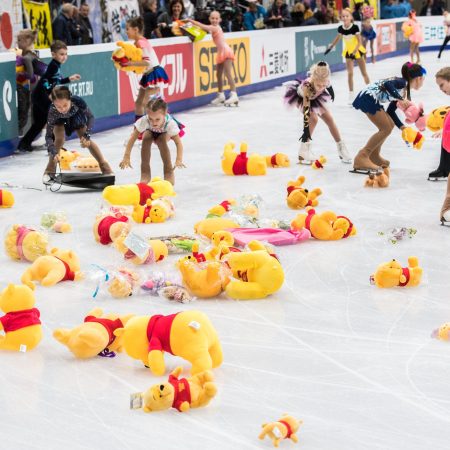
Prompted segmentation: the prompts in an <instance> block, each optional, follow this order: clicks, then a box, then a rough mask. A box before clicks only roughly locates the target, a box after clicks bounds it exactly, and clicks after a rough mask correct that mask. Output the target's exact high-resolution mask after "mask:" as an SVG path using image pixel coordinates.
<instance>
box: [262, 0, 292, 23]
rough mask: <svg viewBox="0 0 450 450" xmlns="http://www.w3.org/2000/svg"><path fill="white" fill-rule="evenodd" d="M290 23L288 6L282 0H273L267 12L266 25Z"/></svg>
mask: <svg viewBox="0 0 450 450" xmlns="http://www.w3.org/2000/svg"><path fill="white" fill-rule="evenodd" d="M290 23H291V15H290V14H289V8H288V6H287V5H286V3H284V0H274V2H273V3H272V6H271V8H270V9H269V11H268V12H267V19H266V25H267V27H268V28H283V27H288V26H289V25H290Z"/></svg>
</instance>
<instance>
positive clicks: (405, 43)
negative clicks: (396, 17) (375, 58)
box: [395, 22, 409, 51]
mask: <svg viewBox="0 0 450 450" xmlns="http://www.w3.org/2000/svg"><path fill="white" fill-rule="evenodd" d="M402 25H403V22H397V23H396V24H395V45H396V47H397V50H400V51H401V50H403V51H404V50H409V40H408V39H407V38H405V36H403V31H402Z"/></svg>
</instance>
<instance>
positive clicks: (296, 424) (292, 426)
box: [259, 414, 303, 447]
mask: <svg viewBox="0 0 450 450" xmlns="http://www.w3.org/2000/svg"><path fill="white" fill-rule="evenodd" d="M302 424H303V420H298V419H296V418H295V417H292V416H289V415H288V414H283V415H282V416H281V418H280V419H278V420H277V421H276V422H270V423H264V424H263V425H262V428H263V430H262V431H261V433H260V435H259V439H264V438H265V437H266V436H269V438H270V439H272V442H273V445H274V447H278V445H279V444H280V442H281V441H282V440H283V439H290V440H291V441H292V442H295V443H297V442H298V437H297V435H296V434H295V433H297V431H298V430H299V428H300V425H302Z"/></svg>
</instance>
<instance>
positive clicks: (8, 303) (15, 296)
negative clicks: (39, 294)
mask: <svg viewBox="0 0 450 450" xmlns="http://www.w3.org/2000/svg"><path fill="white" fill-rule="evenodd" d="M34 302H35V298H34V292H33V290H32V289H31V288H29V287H28V286H25V285H24V284H9V285H8V287H7V288H6V289H4V290H3V292H2V293H1V294H0V309H1V310H2V311H3V312H5V313H9V312H12V311H22V310H24V309H31V308H33V307H34Z"/></svg>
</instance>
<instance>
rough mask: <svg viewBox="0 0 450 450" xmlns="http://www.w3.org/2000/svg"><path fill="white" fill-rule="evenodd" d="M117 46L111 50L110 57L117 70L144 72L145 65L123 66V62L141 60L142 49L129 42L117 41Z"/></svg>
mask: <svg viewBox="0 0 450 450" xmlns="http://www.w3.org/2000/svg"><path fill="white" fill-rule="evenodd" d="M116 45H117V46H118V47H119V48H116V49H115V50H114V51H113V54H112V57H111V59H112V60H113V63H114V67H115V68H116V69H117V70H123V71H125V72H134V73H144V72H145V71H146V70H147V67H144V66H124V65H123V64H124V63H128V62H131V63H132V62H135V61H136V62H137V61H142V49H141V48H138V47H136V46H135V45H134V44H131V43H129V42H122V41H119V42H117V43H116Z"/></svg>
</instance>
